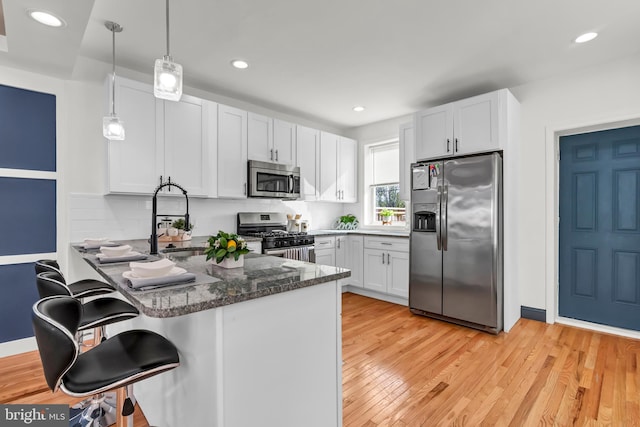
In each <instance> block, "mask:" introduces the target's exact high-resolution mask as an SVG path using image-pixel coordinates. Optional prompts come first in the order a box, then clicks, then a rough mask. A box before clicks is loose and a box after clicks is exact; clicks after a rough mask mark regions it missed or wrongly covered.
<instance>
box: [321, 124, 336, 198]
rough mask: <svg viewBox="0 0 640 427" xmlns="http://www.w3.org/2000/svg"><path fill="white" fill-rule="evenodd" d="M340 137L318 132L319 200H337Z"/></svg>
mask: <svg viewBox="0 0 640 427" xmlns="http://www.w3.org/2000/svg"><path fill="white" fill-rule="evenodd" d="M339 139H340V137H339V136H338V135H334V134H332V133H329V132H320V200H327V201H336V200H338V186H337V182H336V181H337V177H338V164H337V158H338V141H339Z"/></svg>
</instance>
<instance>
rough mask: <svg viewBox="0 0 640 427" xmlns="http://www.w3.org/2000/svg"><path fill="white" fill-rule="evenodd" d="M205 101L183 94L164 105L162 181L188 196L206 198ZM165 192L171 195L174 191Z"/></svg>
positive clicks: (207, 182) (207, 148)
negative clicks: (163, 175)
mask: <svg viewBox="0 0 640 427" xmlns="http://www.w3.org/2000/svg"><path fill="white" fill-rule="evenodd" d="M206 108H207V107H206V102H203V100H202V99H199V98H195V97H192V96H188V95H183V96H182V98H180V102H172V101H165V102H164V153H165V155H164V159H165V160H164V166H165V175H166V179H171V180H172V181H175V182H176V183H178V184H180V185H181V186H182V187H184V189H185V190H187V192H188V194H189V196H207V195H208V184H209V179H208V170H209V167H208V159H209V151H208V150H209V144H207V143H205V141H208V140H209V139H208V138H207V127H206V124H207V117H208V114H207V110H206ZM167 190H170V191H171V192H175V190H176V189H175V188H173V189H172V188H171V187H169V188H168V189H167Z"/></svg>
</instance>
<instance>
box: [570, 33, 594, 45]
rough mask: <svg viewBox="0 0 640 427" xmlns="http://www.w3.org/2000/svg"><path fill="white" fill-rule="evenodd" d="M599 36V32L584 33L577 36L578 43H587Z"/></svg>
mask: <svg viewBox="0 0 640 427" xmlns="http://www.w3.org/2000/svg"><path fill="white" fill-rule="evenodd" d="M596 37H598V33H584V34H582V35H581V36H578V37H577V38H576V40H575V41H576V43H586V42H588V41H591V40H593V39H595V38H596Z"/></svg>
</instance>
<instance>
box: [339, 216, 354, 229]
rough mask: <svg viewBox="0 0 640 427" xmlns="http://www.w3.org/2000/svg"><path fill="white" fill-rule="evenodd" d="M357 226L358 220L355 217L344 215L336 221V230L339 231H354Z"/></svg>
mask: <svg viewBox="0 0 640 427" xmlns="http://www.w3.org/2000/svg"><path fill="white" fill-rule="evenodd" d="M358 225H359V223H358V218H356V217H355V215H352V214H346V215H342V216H341V217H340V218H339V219H338V224H337V226H336V228H337V229H339V230H355V229H356V228H358Z"/></svg>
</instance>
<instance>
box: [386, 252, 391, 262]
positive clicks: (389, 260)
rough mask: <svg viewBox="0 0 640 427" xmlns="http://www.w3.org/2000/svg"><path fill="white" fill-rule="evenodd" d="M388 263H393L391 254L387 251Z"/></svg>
mask: <svg viewBox="0 0 640 427" xmlns="http://www.w3.org/2000/svg"><path fill="white" fill-rule="evenodd" d="M387 264H391V255H389V253H388V252H387Z"/></svg>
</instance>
